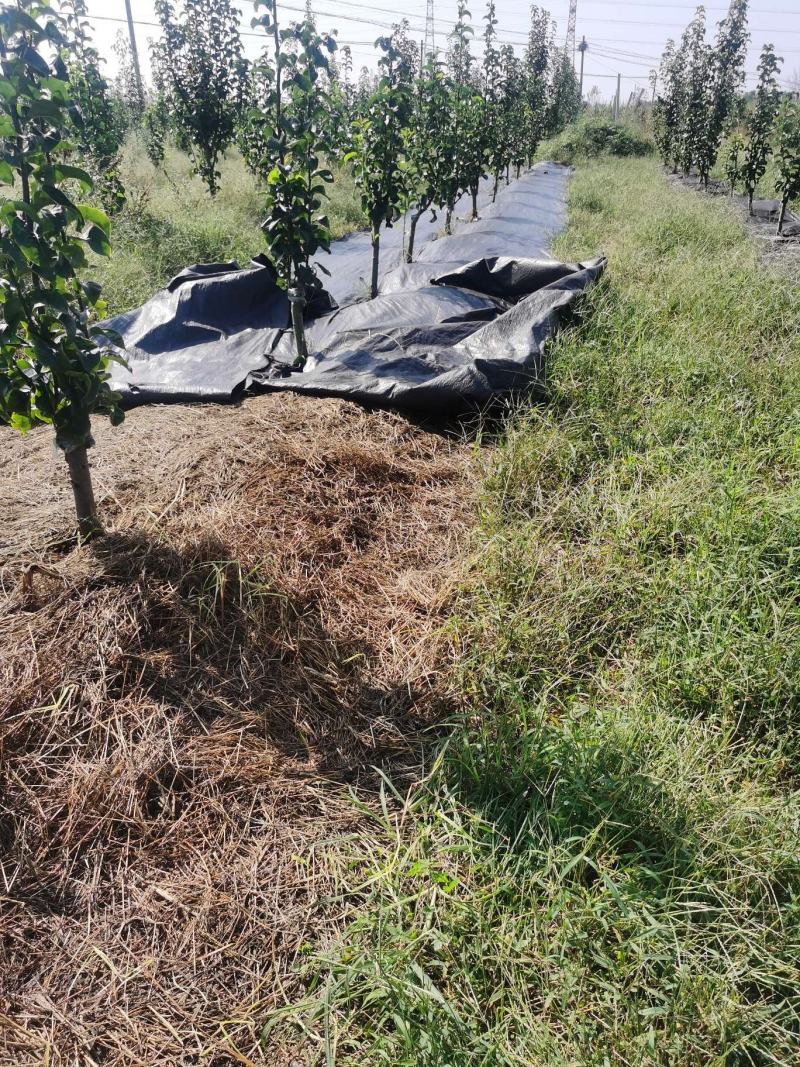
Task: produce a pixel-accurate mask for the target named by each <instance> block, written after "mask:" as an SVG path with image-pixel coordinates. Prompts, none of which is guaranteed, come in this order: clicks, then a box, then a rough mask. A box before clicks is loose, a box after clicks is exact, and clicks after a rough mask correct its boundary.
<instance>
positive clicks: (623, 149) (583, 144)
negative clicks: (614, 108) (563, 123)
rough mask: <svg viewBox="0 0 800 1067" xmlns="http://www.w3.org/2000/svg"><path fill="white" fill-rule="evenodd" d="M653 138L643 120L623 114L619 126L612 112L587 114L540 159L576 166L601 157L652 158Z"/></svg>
mask: <svg viewBox="0 0 800 1067" xmlns="http://www.w3.org/2000/svg"><path fill="white" fill-rule="evenodd" d="M654 153H655V145H654V143H653V140H652V137H651V136H650V135H649V133H648V132H647V131H646V129H645V127H644V125H643V123H642V121H641V119H640V118H638V117H636V116H635V115H631V114H628V113H625V114H623V117H622V121H621V122H615V121H614V119H613V117H612V115H611V111H610V109H605V108H604V109H602V110H599V111H595V110H587V111H585V112H584V113H583V115H582V116H581V117H580V118H579V119H578V121H577V122H573V123H572V124H571V125H569V126H567V128H566V129H565V130H562V132H561V133H559V134H556V136H555V137H551V138H550V139H549V140H547V141H544V142H542V144H541V145H540V146H539V148H538V150H537V153H536V158H537V159H539V160H553V161H554V162H556V163H564V164H567V165H570V166H571V165H573V164H575V163H577V162H585V161H586V160H588V159H595V158H596V157H598V156H604V155H611V156H650V155H653V154H654Z"/></svg>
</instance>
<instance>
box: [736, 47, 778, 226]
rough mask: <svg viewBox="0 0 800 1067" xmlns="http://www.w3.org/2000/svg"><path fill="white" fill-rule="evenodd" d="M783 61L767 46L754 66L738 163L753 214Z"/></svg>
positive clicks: (768, 144) (766, 154)
mask: <svg viewBox="0 0 800 1067" xmlns="http://www.w3.org/2000/svg"><path fill="white" fill-rule="evenodd" d="M782 62H783V60H781V59H779V58H778V57H777V56H776V55H775V49H774V47H773V46H772V45H771V44H765V45H764V47H763V48H762V49H761V61H760V62H759V64H758V86H757V88H756V98H755V102H754V104H753V110H752V112H751V114H750V118H749V120H748V122H747V144H746V145H745V150H744V160H743V162H742V180H743V182H744V188H745V192H746V193H747V206H748V210H749V212H750V214H751V215H752V214H753V197H754V196H755V191H756V186H757V185H758V183H759V181H760V180H761V178H762V177H763V176H764V173H765V171H766V169H767V163H768V161H769V156H770V152H771V151H772V149H771V147H770V143H769V142H770V135H771V133H772V126H773V123H774V122H775V113H776V111H777V110H778V82H777V78H776V75H777V73H778V71H779V70H780V67H781V63H782Z"/></svg>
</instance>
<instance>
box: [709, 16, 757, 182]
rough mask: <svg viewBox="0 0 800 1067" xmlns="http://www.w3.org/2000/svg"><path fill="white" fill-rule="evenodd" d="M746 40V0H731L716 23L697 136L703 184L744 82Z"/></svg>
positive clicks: (717, 152) (747, 38)
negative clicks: (705, 103) (704, 108)
mask: <svg viewBox="0 0 800 1067" xmlns="http://www.w3.org/2000/svg"><path fill="white" fill-rule="evenodd" d="M748 40H749V34H748V32H747V0H732V2H731V5H730V8H729V10H728V15H727V18H725V19H723V20H722V22H721V23H720V24H719V27H718V30H717V39H716V44H715V46H714V49H713V51H712V53H711V55H710V63H709V73H710V84H709V87H708V111H707V114H706V117H705V122H703V123H702V125H701V127H700V129H699V131H698V138H697V169H698V171H699V174H700V178H701V180H702V182H703V185H705V186H706V188H707V187H708V178H709V174H710V173H711V169H712V168H713V166H714V164H715V163H716V161H717V155H718V154H719V146H720V144H721V142H722V134H723V131H724V129H725V124H726V122H727V121H728V119H729V118H730V116H731V114H732V112H733V110H734V106H735V103H736V97H737V94H738V92H739V90H740V88H741V86H742V85H743V83H744V61H745V58H746V56H747V42H748Z"/></svg>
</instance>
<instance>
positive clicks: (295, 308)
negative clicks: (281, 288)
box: [289, 285, 308, 367]
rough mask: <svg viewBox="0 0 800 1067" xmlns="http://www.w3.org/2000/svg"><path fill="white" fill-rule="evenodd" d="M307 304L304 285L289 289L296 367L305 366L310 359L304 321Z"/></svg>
mask: <svg viewBox="0 0 800 1067" xmlns="http://www.w3.org/2000/svg"><path fill="white" fill-rule="evenodd" d="M305 306H306V300H305V296H304V294H303V287H302V286H300V285H295V286H293V287H292V288H291V289H290V290H289V308H290V310H291V313H292V332H293V333H294V348H295V352H296V353H297V355H296V356H295V361H294V365H295V367H303V366H305V363H306V360H307V359H308V346H307V344H306V327H305V323H304V321H303V310H304V308H305Z"/></svg>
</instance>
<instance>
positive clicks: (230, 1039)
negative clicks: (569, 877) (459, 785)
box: [0, 395, 477, 1067]
mask: <svg viewBox="0 0 800 1067" xmlns="http://www.w3.org/2000/svg"><path fill="white" fill-rule="evenodd" d="M96 437H97V444H96V447H95V448H94V449H92V451H91V460H92V464H93V473H94V479H95V488H96V492H97V495H98V498H99V501H100V504H101V508H102V513H103V517H104V519H105V521H106V524H107V533H106V535H105V536H104V537H102V538H99V539H97V540H95V541H91V542H89V543H86V544H82V545H78V544H77V543H76V542H75V540H74V537H73V518H72V502H71V494H70V491H69V487H68V483H67V477H66V468H65V466H64V463H63V459H62V458H61V457H60V456H59V455H57V453H56V451H55V449H54V447H53V444H52V434H51V432H50V431H49V430H48V429H47V428H43V429H40V430H37V431H35V432H33V433H31V434H30V435H29V436H28V437H26V438H21V437H19V436H18V435H15V434H13V433H12V432H11V431H10V430H7V429H4V428H0V514H2V516H3V520H2V526H0V710H1V711H2V720H1V724H0V730H2V734H1V735H0V774H1V775H2V797H1V798H0V846H1V847H2V863H1V865H0V874H2V879H3V881H2V887H1V888H0V893H1V894H2V901H1V902H0V915H1V916H2V918H1V919H0V927H1V930H0V1035H1V1036H0V1063H2V1064H4V1065H5V1064H8V1065H11V1064H14V1065H15V1067H26V1065H33V1064H37V1065H38V1064H42V1063H47V1064H49V1065H53V1067H54V1065H62V1064H63V1065H66V1064H70V1065H76V1064H81V1065H83V1064H86V1065H92V1064H97V1065H100V1064H102V1065H104V1067H106V1065H117V1064H145V1065H159V1067H170V1065H176V1067H177V1065H179V1064H180V1065H187V1064H203V1065H213V1067H222V1065H227V1064H234V1063H236V1064H252V1063H256V1064H262V1063H265V1064H289V1063H292V1064H295V1065H297V1064H298V1063H302V1061H301V1060H297V1059H296V1058H295V1055H294V1053H293V1051H292V1050H290V1049H287V1048H283V1047H275V1046H273V1045H269V1044H267V1045H262V1042H261V1030H262V1027H263V1025H264V1023H265V1021H266V1020H267V1018H268V1017H269V1014H270V1012H271V1011H272V1010H273V1009H275V1008H276V1007H280V1006H281V1005H282V1004H283V1003H285V1001H286V999H287V997H291V996H295V995H297V994H298V992H299V991H300V990H301V984H300V983H301V980H300V978H298V976H297V975H298V962H299V961H302V959H303V958H304V954H305V953H306V951H307V947H308V945H309V944H311V943H313V944H314V945H316V946H319V945H320V944H321V943H324V942H325V939H326V937H327V936H333V935H334V933H335V923H334V920H333V919H332V918H331V916H330V909H323V908H321V906H320V901H321V899H322V898H323V897H324V895H325V894H330V893H331V892H332V890H333V889H334V888H335V884H334V880H335V873H334V872H335V863H332V862H327V861H325V858H324V857H325V856H326V855H327V854H328V852H329V851H331V849H332V848H333V845H332V843H333V842H335V841H337V840H340V839H341V838H342V837H343V836H344V835H347V834H350V833H357V832H359V827H360V826H361V820H362V819H363V815H362V814H361V813H360V809H358V808H357V807H356V806H355V805H354V803H353V801H352V798H351V790H352V789H357V790H358V791H359V795H360V796H361V797H362V798H365V797H366V798H367V799H369V797H370V796H372V795H373V794H374V791H375V789H376V784H377V781H378V774H377V770H376V768H388V769H390V770H391V773H392V776H393V779H394V780H395V781H396V782H399V783H400V785H401V787H402V784H403V782H404V781H407V782H410V781H411V780H412V779H413V778H414V777H415V776H417V775H418V774H419V760H418V746H419V741H420V738H421V736H422V734H423V732H424V731H426V730H428V729H429V728H430V726H431V724H434V723H435V722H436V721H438V719H439V717H440V716H441V715H442V714H444V713H445V712H447V711H448V710H449V708H450V704H449V697H448V694H447V693H446V692H444V691H442V688H441V682H440V679H441V678H442V677H444V676H446V674H447V672H446V670H443V668H445V667H446V665H447V661H448V657H449V656H450V655H451V648H450V645H449V643H448V639H447V637H446V633H445V631H444V630H443V623H444V621H445V620H446V618H447V616H448V610H449V608H450V603H451V599H452V596H453V594H454V591H455V589H456V588H457V585H458V583H459V580H460V578H461V573H460V570H459V567H460V564H459V562H458V561H459V560H462V559H464V557H465V548H466V545H467V544H468V539H469V535H470V528H471V524H472V522H473V521H474V520H473V516H474V514H475V485H476V481H477V478H476V473H475V463H474V459H473V449H472V447H471V446H470V445H468V444H467V443H465V442H464V441H463V440H457V439H452V438H448V437H446V436H442V435H438V434H433V433H429V432H427V431H426V430H425V429H423V428H421V427H418V426H414V425H412V424H410V423H409V422H407V421H406V420H404V419H402V418H400V417H399V416H395V415H390V414H375V413H368V412H366V411H362V410H360V409H359V408H356V407H355V406H353V405H347V404H344V403H339V402H335V401H318V402H313V401H311V402H310V401H309V400H307V399H305V400H303V399H299V398H297V397H293V396H288V395H287V396H275V395H267V396H262V397H258V398H255V399H252V400H249V401H247V402H246V403H244V404H243V405H241V406H238V407H233V406H231V407H220V406H213V407H212V406H174V407H166V408H165V407H150V408H142V409H139V410H136V411H133V412H131V413H129V416H128V418H127V419H126V421H125V423H124V425H123V426H122V427H120V428H117V429H112V428H111V427H109V426H107V425H101V424H99V423H98V425H97V428H96ZM332 923H333V924H334V925H326V924H332Z"/></svg>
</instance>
